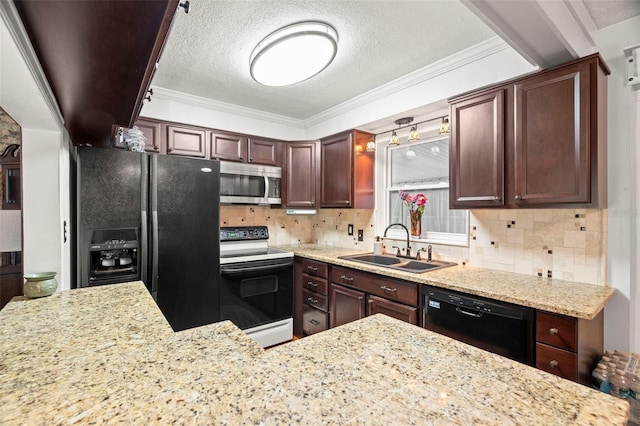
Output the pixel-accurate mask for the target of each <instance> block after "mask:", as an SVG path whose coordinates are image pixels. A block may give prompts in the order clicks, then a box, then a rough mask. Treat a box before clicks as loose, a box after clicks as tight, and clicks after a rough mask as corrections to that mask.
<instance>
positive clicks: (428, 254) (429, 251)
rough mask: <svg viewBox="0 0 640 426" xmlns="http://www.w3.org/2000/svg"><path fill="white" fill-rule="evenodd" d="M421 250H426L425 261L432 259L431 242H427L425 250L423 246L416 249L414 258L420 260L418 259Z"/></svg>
mask: <svg viewBox="0 0 640 426" xmlns="http://www.w3.org/2000/svg"><path fill="white" fill-rule="evenodd" d="M422 251H426V252H427V262H431V260H432V259H431V244H429V245H428V246H427V249H426V250H425V248H424V247H422V248H420V249H419V250H418V252H417V253H416V260H421V259H420V252H422Z"/></svg>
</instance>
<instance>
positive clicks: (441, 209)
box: [382, 136, 469, 246]
mask: <svg viewBox="0 0 640 426" xmlns="http://www.w3.org/2000/svg"><path fill="white" fill-rule="evenodd" d="M386 158H387V161H386V164H387V170H386V174H385V194H384V203H385V206H384V211H385V225H384V226H385V227H386V226H387V225H388V224H390V223H402V224H403V225H405V226H406V227H407V228H408V229H410V220H409V211H408V208H407V206H406V204H405V203H403V202H402V200H401V199H400V196H399V193H400V191H406V192H409V193H411V194H415V193H423V194H424V195H426V196H427V197H428V199H429V201H428V202H427V204H426V206H425V210H424V213H423V214H422V234H421V235H420V236H419V237H417V236H413V237H412V239H414V240H417V241H423V242H428V243H434V244H449V245H460V246H466V245H468V243H469V211H468V210H457V209H456V210H449V139H448V138H447V137H442V136H439V137H437V138H433V139H429V140H425V141H420V142H412V143H403V144H401V145H399V146H397V147H388V148H387V152H386ZM382 229H384V228H382ZM387 236H388V237H392V238H400V239H404V238H406V234H405V232H404V231H403V230H402V229H401V228H399V227H395V228H391V229H389V231H388V233H387Z"/></svg>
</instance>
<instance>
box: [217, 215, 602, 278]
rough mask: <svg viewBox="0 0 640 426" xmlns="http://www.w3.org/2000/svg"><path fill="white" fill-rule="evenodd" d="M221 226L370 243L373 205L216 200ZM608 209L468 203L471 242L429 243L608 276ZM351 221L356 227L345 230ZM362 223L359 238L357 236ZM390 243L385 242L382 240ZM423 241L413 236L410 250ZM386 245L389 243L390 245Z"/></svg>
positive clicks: (500, 265) (470, 256) (291, 239)
mask: <svg viewBox="0 0 640 426" xmlns="http://www.w3.org/2000/svg"><path fill="white" fill-rule="evenodd" d="M220 212H221V225H222V226H248V225H265V224H266V225H267V226H269V232H270V234H271V239H270V243H271V244H273V245H283V244H302V243H316V244H322V245H327V246H336V247H346V248H357V249H362V251H372V250H373V241H374V239H375V235H376V234H375V229H374V214H373V213H374V211H373V210H352V209H321V210H318V214H316V215H309V216H307V215H294V216H289V215H287V214H286V211H285V210H284V209H272V208H270V207H263V206H222V207H221V208H220ZM606 220H607V211H606V210H600V209H527V210H506V209H505V210H489V209H486V210H472V211H471V213H470V221H469V222H470V224H469V226H470V230H469V247H454V246H443V245H435V244H434V245H433V252H434V257H435V258H436V259H443V260H452V261H455V262H458V263H467V264H469V265H472V266H478V267H484V268H488V269H495V270H501V271H508V272H516V273H520V274H526V275H533V276H541V277H552V278H557V279H564V280H569V281H577V282H584V283H590V284H602V285H604V284H605V283H606V247H607V231H606V230H607V223H606ZM348 224H353V228H354V235H352V236H350V235H348V233H347V226H348ZM359 229H362V230H363V234H364V241H363V242H359V241H357V234H358V230H359ZM388 245H389V244H387V246H388ZM426 245H427V244H426V243H419V242H416V241H413V242H412V246H413V252H414V253H415V251H416V250H418V249H419V248H421V247H426ZM388 250H389V249H387V251H388Z"/></svg>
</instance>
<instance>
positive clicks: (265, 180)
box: [220, 161, 282, 204]
mask: <svg viewBox="0 0 640 426" xmlns="http://www.w3.org/2000/svg"><path fill="white" fill-rule="evenodd" d="M281 181H282V169H281V168H280V167H274V166H261V165H258V164H245V163H233V162H230V161H220V203H222V204H282V198H281V196H280V183H281Z"/></svg>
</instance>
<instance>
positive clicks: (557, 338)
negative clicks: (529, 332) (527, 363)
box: [536, 311, 577, 352]
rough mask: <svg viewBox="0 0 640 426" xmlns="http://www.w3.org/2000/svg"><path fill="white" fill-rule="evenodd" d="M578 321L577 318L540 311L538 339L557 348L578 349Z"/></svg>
mask: <svg viewBox="0 0 640 426" xmlns="http://www.w3.org/2000/svg"><path fill="white" fill-rule="evenodd" d="M576 339H577V322H576V319H575V318H569V317H565V316H562V315H556V314H550V313H547V312H540V311H538V314H537V316H536V341H537V342H542V343H546V344H547V345H551V346H555V347H557V348H561V349H566V350H568V351H571V352H575V351H576V346H577V345H576Z"/></svg>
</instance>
